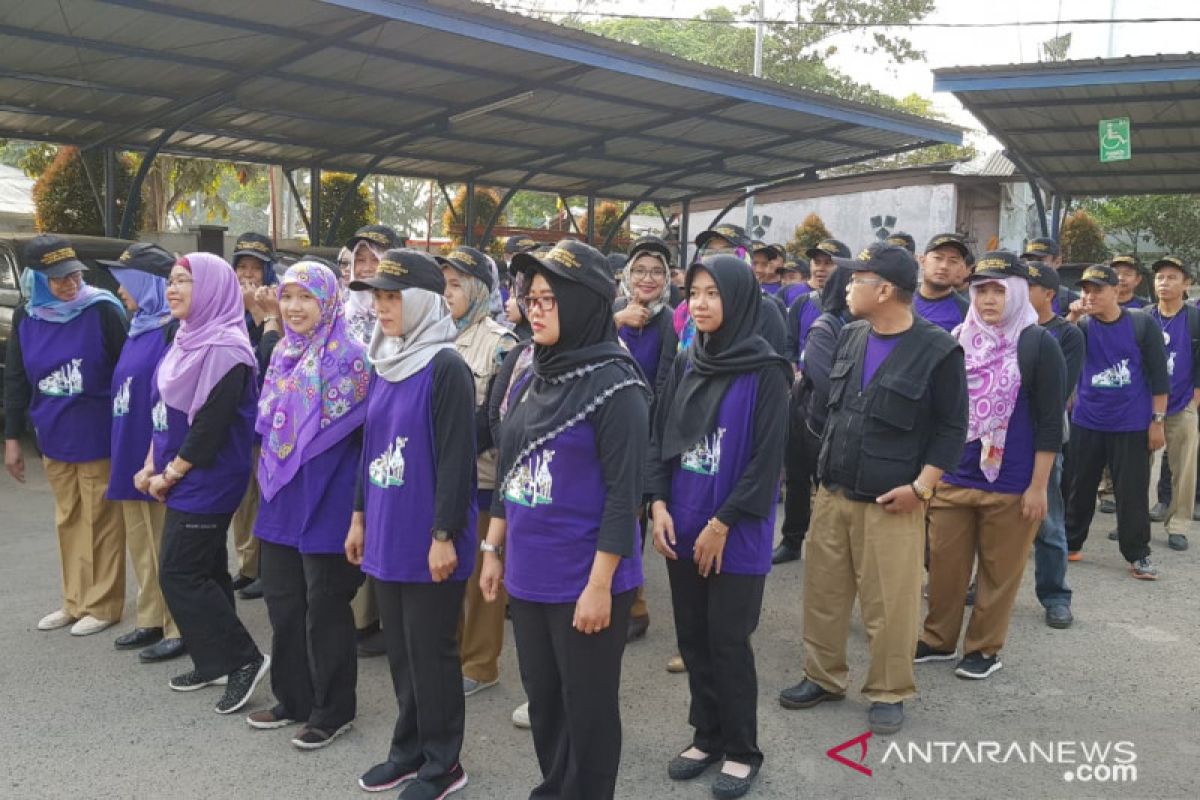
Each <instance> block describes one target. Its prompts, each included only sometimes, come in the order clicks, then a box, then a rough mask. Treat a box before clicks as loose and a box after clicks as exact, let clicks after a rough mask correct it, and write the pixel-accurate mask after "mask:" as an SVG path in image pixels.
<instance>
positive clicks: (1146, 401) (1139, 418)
mask: <svg viewBox="0 0 1200 800" xmlns="http://www.w3.org/2000/svg"><path fill="white" fill-rule="evenodd" d="M1152 411H1153V408H1152V405H1151V397H1150V385H1149V382H1148V381H1147V380H1146V374H1145V372H1144V370H1143V369H1142V351H1141V350H1140V349H1138V345H1137V338H1136V336H1135V334H1134V328H1133V320H1132V319H1131V318H1130V316H1129V314H1128V313H1122V314H1121V316H1120V317H1119V318H1118V319H1117V320H1116V321H1115V322H1101V321H1100V320H1098V319H1096V318H1095V317H1093V318H1092V319H1091V321H1089V322H1088V328H1087V354H1086V355H1085V356H1084V359H1083V371H1082V372H1081V373H1080V374H1079V385H1078V387H1077V388H1076V394H1075V410H1074V412H1073V413H1072V415H1071V422H1073V423H1074V424H1076V425H1079V426H1082V427H1084V428H1088V429H1090V430H1095V431H1121V432H1129V431H1140V430H1145V429H1146V427H1147V426H1149V425H1150V416H1151V413H1152Z"/></svg>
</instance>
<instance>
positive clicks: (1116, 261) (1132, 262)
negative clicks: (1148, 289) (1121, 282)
mask: <svg viewBox="0 0 1200 800" xmlns="http://www.w3.org/2000/svg"><path fill="white" fill-rule="evenodd" d="M1108 265H1109V266H1110V267H1112V268H1113V269H1116V268H1117V267H1133V268H1134V269H1136V270H1138V271H1139V272H1140V271H1141V269H1142V263H1141V262H1140V261H1138V259H1137V256H1135V255H1131V254H1129V253H1122V254H1121V255H1117V256H1113V259H1112V261H1110V262H1108Z"/></svg>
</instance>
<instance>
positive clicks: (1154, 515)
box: [1150, 503, 1167, 522]
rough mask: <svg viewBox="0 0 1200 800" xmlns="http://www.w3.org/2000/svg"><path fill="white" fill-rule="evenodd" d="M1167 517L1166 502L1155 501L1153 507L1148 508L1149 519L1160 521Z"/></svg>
mask: <svg viewBox="0 0 1200 800" xmlns="http://www.w3.org/2000/svg"><path fill="white" fill-rule="evenodd" d="M1166 518H1167V504H1166V503H1155V504H1154V508H1152V509H1150V521H1151V522H1162V521H1163V520H1164V519H1166Z"/></svg>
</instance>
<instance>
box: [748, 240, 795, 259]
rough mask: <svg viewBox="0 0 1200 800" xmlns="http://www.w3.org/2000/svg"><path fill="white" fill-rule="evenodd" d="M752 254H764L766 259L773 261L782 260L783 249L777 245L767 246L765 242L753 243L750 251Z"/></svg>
mask: <svg viewBox="0 0 1200 800" xmlns="http://www.w3.org/2000/svg"><path fill="white" fill-rule="evenodd" d="M750 252H752V253H766V254H767V259H768V260H771V261H774V260H775V259H777V258H784V257H785V256H786V253H784V251H783V248H782V247H780V246H779V245H777V244H767V243H766V242H754V243H753V246H752V248H751V250H750Z"/></svg>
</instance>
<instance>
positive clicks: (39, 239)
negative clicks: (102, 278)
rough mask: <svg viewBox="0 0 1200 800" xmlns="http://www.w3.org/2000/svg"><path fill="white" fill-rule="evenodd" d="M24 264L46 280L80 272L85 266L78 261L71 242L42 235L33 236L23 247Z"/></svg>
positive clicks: (46, 234) (50, 235) (48, 234)
mask: <svg viewBox="0 0 1200 800" xmlns="http://www.w3.org/2000/svg"><path fill="white" fill-rule="evenodd" d="M25 264H26V266H28V267H29V268H30V269H34V270H37V271H38V272H40V273H42V274H43V275H45V276H46V277H47V278H61V277H63V276H64V275H70V274H71V273H73V272H82V271H83V270H85V269H87V264H84V263H83V262H82V261H80V260H79V256H77V255H76V254H75V248H74V247H72V246H71V242H70V241H69V240H67V239H66V238H64V237H62V236H56V235H54V234H52V233H44V234H42V235H41V236H35V237H33V238H32V239H30V240H29V243H28V244H26V245H25Z"/></svg>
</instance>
